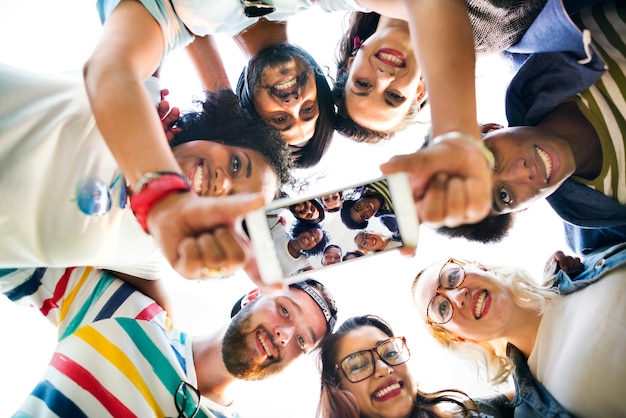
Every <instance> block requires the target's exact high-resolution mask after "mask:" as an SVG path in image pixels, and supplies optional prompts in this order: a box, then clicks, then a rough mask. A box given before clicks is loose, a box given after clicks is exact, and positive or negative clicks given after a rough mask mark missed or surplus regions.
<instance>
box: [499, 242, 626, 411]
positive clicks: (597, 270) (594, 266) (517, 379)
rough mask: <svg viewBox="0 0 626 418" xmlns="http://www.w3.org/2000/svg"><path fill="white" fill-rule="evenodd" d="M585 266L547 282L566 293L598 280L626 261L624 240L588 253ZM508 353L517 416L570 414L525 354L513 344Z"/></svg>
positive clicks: (509, 345) (561, 292)
mask: <svg viewBox="0 0 626 418" xmlns="http://www.w3.org/2000/svg"><path fill="white" fill-rule="evenodd" d="M583 264H584V266H585V267H584V269H583V270H582V271H577V272H573V273H569V274H568V273H566V272H564V271H559V272H558V273H557V274H556V275H555V277H554V278H552V279H551V280H550V281H549V282H548V283H546V285H547V286H550V287H553V288H554V289H555V290H556V291H557V292H558V293H559V294H561V295H567V294H569V293H572V292H575V291H577V290H580V289H582V288H584V287H586V286H589V285H590V284H592V283H594V282H596V281H597V280H600V279H601V278H602V277H604V276H605V274H606V273H607V272H609V271H611V270H613V269H615V268H618V267H621V266H623V265H624V264H626V242H622V243H620V244H617V245H614V246H611V247H608V248H604V249H601V250H598V251H596V252H593V253H590V254H589V255H588V256H586V257H584V259H583ZM506 354H507V357H508V358H509V360H510V361H511V363H512V364H513V381H514V383H515V392H516V393H515V398H514V399H513V401H512V404H513V407H514V408H515V416H516V417H520V418H522V417H524V418H525V417H546V418H547V417H569V416H571V415H570V414H569V412H567V411H566V410H565V408H563V406H561V404H559V402H558V401H557V400H556V399H555V398H554V397H553V396H552V395H551V394H550V392H548V390H547V389H546V388H545V387H544V386H543V385H542V384H541V383H540V382H539V381H537V380H536V379H535V378H534V376H533V375H532V373H531V372H530V369H529V368H528V364H527V363H526V358H525V357H524V355H523V354H522V353H521V352H520V351H519V350H518V349H517V348H516V347H515V346H514V345H512V344H508V346H507V353H506Z"/></svg>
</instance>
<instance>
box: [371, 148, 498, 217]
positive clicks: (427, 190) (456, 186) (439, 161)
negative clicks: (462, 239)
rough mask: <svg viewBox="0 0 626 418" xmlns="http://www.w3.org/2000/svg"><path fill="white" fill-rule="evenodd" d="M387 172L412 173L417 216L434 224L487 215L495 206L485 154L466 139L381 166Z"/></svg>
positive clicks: (425, 150)
mask: <svg viewBox="0 0 626 418" xmlns="http://www.w3.org/2000/svg"><path fill="white" fill-rule="evenodd" d="M380 168H381V170H382V172H383V173H384V174H393V173H397V172H400V171H404V172H406V173H408V174H409V179H410V182H411V189H412V191H413V198H414V199H415V204H416V206H417V216H418V218H419V219H420V221H421V222H424V223H426V224H428V225H429V226H432V227H434V228H437V227H441V226H447V227H456V226H459V225H462V224H467V223H476V222H479V221H481V220H482V219H484V218H485V217H486V216H487V214H488V213H489V209H490V207H491V188H492V181H493V180H492V176H491V171H490V170H489V166H488V164H487V161H486V159H485V155H484V154H483V153H482V152H481V150H480V149H479V148H478V147H477V146H476V145H475V144H472V143H471V142H469V141H467V140H463V139H449V140H446V141H441V142H439V143H437V144H435V145H432V146H429V147H428V148H424V149H421V150H419V151H417V152H415V153H412V154H408V155H397V156H395V157H393V158H391V159H390V160H389V161H388V162H386V163H384V164H382V165H381V166H380Z"/></svg>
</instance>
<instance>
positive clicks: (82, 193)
mask: <svg viewBox="0 0 626 418" xmlns="http://www.w3.org/2000/svg"><path fill="white" fill-rule="evenodd" d="M113 202H115V203H116V204H117V205H118V206H119V207H120V208H125V207H126V205H127V203H128V193H127V192H126V181H125V180H124V177H123V176H122V175H121V174H118V175H117V176H116V177H115V179H114V180H113V182H112V183H111V184H110V185H108V184H106V183H105V182H104V181H103V180H100V179H98V178H95V177H87V178H84V179H82V180H81V181H80V182H79V183H78V185H77V186H76V204H77V205H78V209H79V210H80V211H81V212H82V213H84V214H85V215H95V216H101V215H104V214H106V213H108V212H109V211H110V210H111V208H112V206H113Z"/></svg>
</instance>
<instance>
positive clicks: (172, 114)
mask: <svg viewBox="0 0 626 418" xmlns="http://www.w3.org/2000/svg"><path fill="white" fill-rule="evenodd" d="M179 118H180V109H179V108H177V107H173V108H171V109H169V113H168V114H167V115H165V117H164V118H161V119H163V123H164V124H165V125H166V126H168V127H170V126H172V125H173V124H175V123H176V122H178V119H179Z"/></svg>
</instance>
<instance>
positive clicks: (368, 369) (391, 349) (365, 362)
mask: <svg viewBox="0 0 626 418" xmlns="http://www.w3.org/2000/svg"><path fill="white" fill-rule="evenodd" d="M374 353H376V355H377V356H378V358H379V359H381V360H382V361H383V362H385V363H386V364H388V365H389V366H398V365H400V364H403V363H406V362H407V361H408V360H409V358H411V353H410V351H409V348H408V347H407V346H406V339H405V338H404V337H391V338H388V339H386V340H383V341H380V342H379V343H378V344H376V345H375V346H374V347H372V348H370V349H368V350H360V351H357V352H354V353H352V354H350V355H348V356H346V357H344V358H343V360H341V361H340V362H339V363H338V364H337V365H336V367H337V368H339V369H341V371H342V372H343V374H344V376H346V379H348V380H349V381H350V382H352V383H357V382H360V381H362V380H365V379H367V378H368V377H370V376H372V375H373V374H374V372H375V371H376V359H375V358H374Z"/></svg>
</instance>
